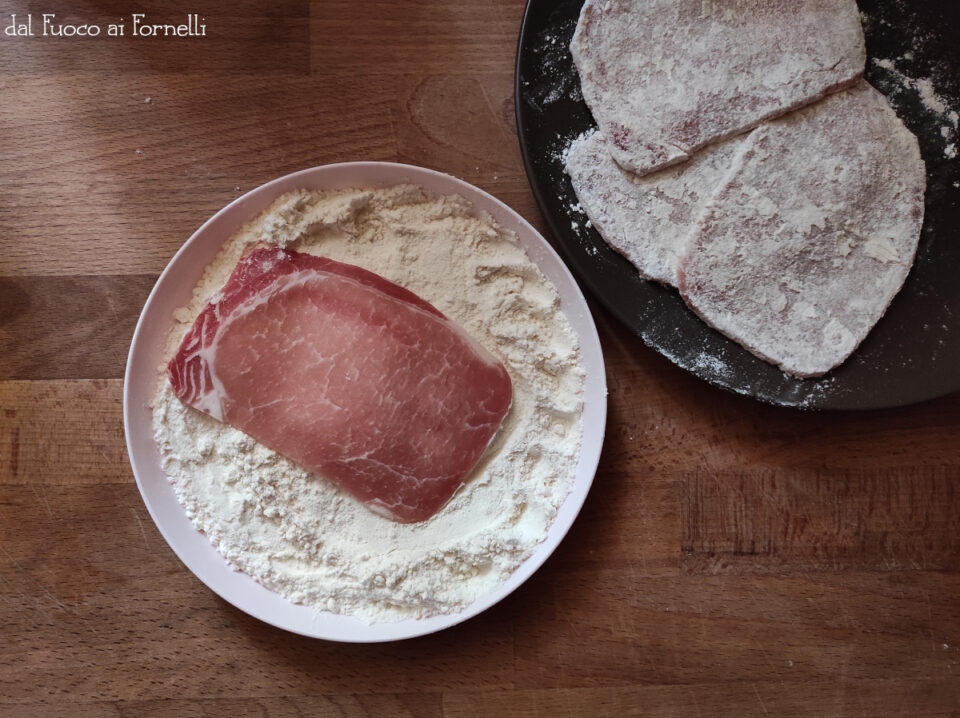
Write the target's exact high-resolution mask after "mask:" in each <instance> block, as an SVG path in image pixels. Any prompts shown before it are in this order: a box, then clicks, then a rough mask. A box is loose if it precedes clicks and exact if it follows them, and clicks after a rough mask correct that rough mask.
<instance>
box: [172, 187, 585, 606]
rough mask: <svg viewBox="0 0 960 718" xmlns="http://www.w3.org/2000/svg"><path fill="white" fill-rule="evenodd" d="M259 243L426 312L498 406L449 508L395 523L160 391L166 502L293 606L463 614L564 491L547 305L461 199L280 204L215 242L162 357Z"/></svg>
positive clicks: (569, 466) (575, 432)
mask: <svg viewBox="0 0 960 718" xmlns="http://www.w3.org/2000/svg"><path fill="white" fill-rule="evenodd" d="M263 243H269V244H275V245H280V246H283V247H289V248H291V249H295V250H297V251H300V252H309V253H311V254H319V255H324V256H327V257H331V258H333V259H337V260H340V261H344V262H349V263H351V264H356V265H359V266H362V267H364V268H366V269H369V270H371V271H374V272H376V273H378V274H380V275H382V276H385V277H387V278H388V279H391V280H393V281H394V282H397V283H398V284H400V285H402V286H404V287H406V288H407V289H410V290H412V291H414V292H415V293H417V294H418V295H420V296H421V297H423V298H424V299H426V300H427V301H429V302H431V303H432V304H433V305H434V306H436V307H437V308H438V309H439V310H440V311H442V312H443V313H444V314H446V315H447V316H448V317H450V318H451V319H453V320H455V321H457V322H458V323H459V324H460V325H461V326H463V327H464V328H465V329H466V330H467V331H468V332H470V334H471V335H472V336H473V337H474V338H476V339H477V340H478V341H479V342H480V343H481V344H483V345H484V346H485V347H486V348H487V349H489V350H490V351H492V352H493V353H494V354H495V355H497V356H498V357H499V358H500V360H501V361H503V363H504V365H505V366H506V368H507V370H508V371H509V373H510V377H511V379H512V380H513V390H514V396H513V406H512V408H511V410H510V413H509V414H508V416H507V418H506V420H505V422H504V425H503V427H502V429H501V431H500V433H499V434H498V435H497V437H496V438H495V439H494V442H493V444H492V445H491V446H490V448H489V449H488V451H487V453H486V454H485V455H484V457H483V459H481V462H480V465H479V466H478V467H477V469H476V470H475V471H474V473H473V475H472V476H471V477H470V478H469V479H468V481H467V483H466V484H465V485H464V486H463V487H462V488H461V489H460V491H458V492H457V494H456V495H455V496H454V497H453V499H452V500H451V501H450V503H449V504H447V506H446V507H444V508H443V509H442V510H441V511H440V512H439V513H437V514H436V515H435V516H434V517H433V518H431V519H429V520H428V521H424V522H421V523H417V524H399V523H395V522H393V521H390V520H389V519H385V518H383V517H381V516H378V515H376V514H374V513H373V512H371V511H370V510H369V509H367V508H365V507H364V506H363V505H362V504H360V502H358V501H357V500H356V499H354V498H353V497H352V496H350V495H349V494H347V493H345V492H343V491H340V490H339V489H338V488H337V487H335V486H334V485H333V484H332V483H329V482H328V481H326V480H325V479H323V478H322V477H319V476H317V475H314V474H310V473H308V472H306V471H304V470H303V469H301V468H299V467H297V466H295V465H294V464H292V463H291V462H289V461H287V460H286V459H284V458H282V457H281V456H279V455H277V454H276V453H274V452H273V451H271V450H269V449H267V448H265V447H264V446H261V445H259V444H258V443H257V442H256V441H254V440H253V439H252V438H250V437H249V436H247V435H246V434H243V433H242V432H240V431H238V430H236V429H234V428H232V427H230V426H227V425H225V424H221V423H219V422H217V421H216V420H214V419H212V418H210V417H209V416H207V415H206V414H203V413H201V412H199V411H196V410H194V409H192V408H190V407H187V406H185V405H184V404H182V403H181V402H180V401H179V400H178V399H177V398H176V397H175V396H174V395H173V392H172V390H171V389H170V386H169V383H168V382H167V381H166V379H165V378H164V380H163V382H162V385H161V388H160V390H159V392H158V396H157V398H156V401H155V404H154V407H153V410H154V411H153V417H154V419H153V422H154V431H155V435H156V440H157V443H158V445H159V448H160V452H161V455H162V457H163V465H164V469H165V471H166V473H167V475H168V476H169V477H170V480H171V482H172V483H173V486H174V488H175V490H176V492H177V495H178V497H179V498H180V501H181V503H182V504H183V505H184V507H185V508H186V511H187V513H188V515H189V516H190V518H191V519H192V520H193V522H194V524H195V525H196V526H197V528H198V529H200V530H201V531H204V532H205V533H206V534H207V535H208V536H209V537H210V540H211V541H212V542H213V544H214V546H215V547H216V548H217V549H218V550H219V551H220V553H221V554H222V555H223V556H224V557H225V558H226V559H227V561H229V562H230V564H231V565H233V566H234V567H236V568H237V569H239V570H241V571H244V572H246V573H247V574H249V575H250V576H252V577H253V578H254V579H256V580H257V581H258V582H260V583H261V584H263V585H264V586H266V587H267V588H269V589H271V590H273V591H275V592H277V593H279V594H281V595H283V596H286V597H288V598H290V599H291V600H293V601H295V602H297V603H304V604H308V605H312V606H316V607H318V608H320V609H325V610H328V611H332V612H335V613H344V614H353V615H356V616H358V617H360V618H362V619H364V620H366V621H369V622H384V621H396V620H402V619H405V618H411V617H417V618H422V617H427V616H431V615H435V614H446V613H454V612H457V611H459V610H461V609H463V608H465V607H466V606H468V605H469V604H470V603H472V602H473V601H474V600H475V599H476V598H478V597H479V596H481V595H482V594H484V593H487V592H488V591H490V590H492V589H494V588H495V587H496V586H497V585H498V584H500V583H501V582H502V581H504V580H505V579H506V578H507V577H508V576H509V575H510V573H511V572H513V571H514V570H515V569H516V568H517V567H518V566H519V565H520V563H521V562H522V561H523V560H524V559H525V558H526V557H527V556H529V555H530V553H531V552H532V551H533V550H534V548H535V547H536V546H537V544H538V543H540V542H541V541H542V540H543V539H544V538H545V536H546V534H547V531H548V529H549V527H550V524H551V522H552V521H553V519H554V516H555V514H556V512H557V509H558V507H559V506H560V505H561V503H562V502H563V501H564V499H565V498H566V496H567V494H568V493H569V491H570V488H571V485H572V482H573V478H574V470H575V466H576V462H577V456H578V453H579V448H580V441H581V436H582V433H583V426H582V414H581V409H582V401H583V379H584V375H583V370H582V369H581V366H580V358H579V348H578V345H577V340H576V336H575V335H574V333H573V330H572V329H571V327H570V325H569V323H568V322H567V320H566V317H565V316H564V315H563V313H562V312H561V311H560V308H559V305H560V300H559V297H558V295H557V293H556V291H555V289H554V288H553V286H552V285H551V284H550V283H549V281H548V280H547V279H546V278H545V277H544V276H543V275H542V274H541V273H540V271H539V270H538V269H537V267H536V265H535V264H534V263H533V262H532V261H531V260H530V259H529V258H528V257H527V256H526V254H525V253H524V252H523V250H522V249H520V248H519V247H518V246H517V244H516V243H515V241H514V239H513V237H512V236H510V235H508V234H507V233H505V232H503V231H501V230H500V229H498V228H497V226H496V225H495V224H494V223H493V222H492V220H491V219H490V218H485V217H476V216H474V214H473V211H472V208H471V206H470V204H469V203H468V202H467V201H466V200H464V199H462V198H460V197H456V196H451V197H442V198H437V197H434V196H431V195H428V194H426V193H424V192H423V191H422V190H420V189H419V188H416V187H410V186H403V187H394V188H390V189H379V190H372V189H361V190H345V191H337V192H328V193H320V192H306V191H302V192H295V193H292V194H288V195H285V196H284V197H281V198H280V199H279V200H278V201H277V202H276V203H275V204H274V205H273V206H272V207H271V208H269V209H268V210H267V211H266V212H265V213H264V214H262V215H261V216H260V217H258V218H257V219H256V220H255V221H253V222H251V223H250V224H249V225H247V226H246V227H244V228H243V230H241V231H240V232H239V233H238V234H237V235H235V236H234V237H233V238H231V239H230V240H229V241H228V242H227V243H226V245H225V246H224V248H223V249H222V251H221V252H220V254H219V255H218V257H217V259H216V260H215V261H214V262H213V264H212V265H211V266H210V267H208V268H207V270H206V272H205V274H204V276H203V278H202V280H201V282H200V284H199V285H198V286H197V288H196V291H195V294H194V298H193V301H192V302H191V303H190V305H189V306H187V307H184V308H182V309H180V310H178V312H177V313H176V315H175V320H176V322H177V326H176V328H175V329H174V331H173V332H172V334H171V338H170V345H169V346H168V356H172V355H173V354H174V352H175V350H176V347H177V345H178V344H179V342H180V340H181V339H182V337H183V335H184V333H185V332H186V331H187V329H188V328H189V326H190V324H192V322H193V320H194V319H195V318H196V316H197V315H198V314H199V313H200V310H201V309H202V308H203V306H204V305H205V304H206V303H207V301H208V300H209V299H210V298H211V296H213V295H214V294H215V293H216V292H217V291H218V290H219V289H220V288H221V287H222V286H223V284H224V283H225V281H226V279H227V277H228V276H229V275H230V273H231V272H232V270H233V268H234V266H235V265H236V263H237V261H238V260H239V259H240V257H241V255H242V254H243V253H244V252H245V251H246V250H248V249H249V248H250V247H251V246H253V245H257V244H263Z"/></svg>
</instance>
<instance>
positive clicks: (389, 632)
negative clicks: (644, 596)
mask: <svg viewBox="0 0 960 718" xmlns="http://www.w3.org/2000/svg"><path fill="white" fill-rule="evenodd" d="M338 173H344V175H346V176H351V175H358V176H363V175H380V178H381V179H384V178H388V177H389V179H387V180H386V181H377V180H376V179H371V178H368V181H367V182H366V183H365V184H364V185H358V184H357V183H356V182H352V181H350V180H346V181H343V180H341V181H336V180H330V179H327V182H326V188H327V189H336V188H344V189H345V188H348V187H351V186H352V187H356V186H374V187H389V186H396V185H399V184H415V185H418V186H422V185H420V183H419V182H417V180H416V177H417V176H419V177H420V178H421V179H424V180H426V179H429V180H430V182H433V183H437V184H441V185H445V186H446V189H444V190H439V189H436V190H434V189H428V188H425V189H427V191H428V192H430V193H431V194H444V193H445V194H457V195H459V196H461V197H463V198H464V199H465V200H467V201H468V202H469V203H470V205H471V207H472V208H473V209H474V210H475V211H477V212H478V213H479V212H488V213H490V214H491V215H492V216H493V217H494V219H495V220H496V221H497V222H498V224H500V225H501V226H503V228H504V229H505V230H507V231H512V232H514V233H515V234H516V236H517V241H518V244H520V245H521V247H523V249H524V251H525V252H526V253H527V255H528V256H530V259H531V261H533V262H534V263H535V264H537V266H538V267H539V268H540V271H541V272H543V274H544V275H545V276H546V277H547V279H548V281H550V282H551V284H553V285H554V286H555V288H556V289H557V291H558V293H559V294H561V297H562V302H563V304H562V309H561V311H563V312H564V314H565V315H566V316H567V318H568V321H570V323H571V326H572V327H573V329H574V332H575V334H576V335H577V338H578V340H579V342H580V347H581V362H582V364H583V366H584V369H585V379H584V407H583V416H584V435H583V438H582V440H581V447H580V453H579V455H578V457H577V465H576V469H575V476H574V480H573V483H572V485H571V489H570V493H569V494H568V495H567V497H566V498H565V499H564V501H563V502H562V503H561V505H560V507H559V508H558V511H557V514H556V516H555V517H554V520H553V523H552V524H551V526H550V528H549V530H548V533H547V536H546V537H545V538H544V540H543V541H542V542H541V543H540V544H538V545H537V547H536V548H535V549H534V550H533V552H532V553H531V554H530V556H528V557H527V559H525V560H524V561H523V562H522V563H521V564H520V565H519V566H518V567H517V568H516V569H515V570H514V572H513V573H512V574H511V575H510V577H509V578H508V579H507V580H506V581H504V582H502V583H500V584H499V585H498V586H497V587H496V588H495V589H494V590H492V591H490V592H488V593H486V594H483V595H481V596H479V597H478V598H477V599H476V600H475V601H474V602H473V603H471V604H470V605H469V606H467V607H466V608H465V609H464V610H462V611H460V612H458V613H453V614H443V615H439V616H432V617H429V618H426V619H416V618H408V619H403V620H401V621H396V622H387V623H373V624H368V623H366V622H364V621H362V620H360V619H358V618H356V617H354V616H349V615H345V614H334V613H330V612H326V611H322V610H319V609H316V608H311V607H309V606H304V605H302V604H294V603H293V602H291V601H289V600H288V599H286V598H284V597H282V596H280V594H278V593H275V592H273V591H270V590H269V589H266V588H264V587H263V586H262V585H260V584H259V583H257V582H256V581H255V580H254V579H253V578H252V577H250V576H249V575H247V574H245V573H243V572H240V571H236V570H235V569H233V568H232V567H230V566H229V564H227V563H226V560H225V559H224V558H223V557H222V556H221V555H220V553H219V552H218V551H217V549H215V548H214V547H213V544H212V543H211V542H210V540H209V539H208V538H207V536H206V535H205V534H204V533H202V532H201V531H199V530H198V529H196V527H195V526H193V524H192V521H191V520H190V519H189V518H188V517H187V515H186V511H185V509H184V508H183V506H182V505H181V504H180V503H179V500H178V499H177V498H176V495H175V491H174V489H173V485H172V484H171V483H170V481H169V478H168V477H167V476H166V474H165V472H163V469H162V466H160V465H158V464H157V463H156V462H157V460H158V459H159V452H158V450H157V447H156V442H155V441H154V439H153V432H152V421H151V420H150V419H149V417H151V416H152V413H151V410H150V408H149V406H147V405H146V403H145V401H144V394H146V396H148V397H149V396H150V395H151V394H152V390H151V391H149V392H146V393H145V392H144V391H143V387H142V386H141V384H142V382H143V381H148V383H150V384H151V385H152V386H153V387H154V388H155V387H156V382H157V375H156V374H153V375H152V376H151V377H150V378H149V379H147V378H145V377H143V376H140V375H139V374H137V372H140V373H142V372H143V371H145V370H141V369H139V368H138V366H139V364H140V363H142V362H144V361H148V360H149V356H146V357H145V356H143V354H144V353H145V352H147V351H148V349H149V347H148V345H147V341H148V339H147V338H146V337H145V333H146V332H147V331H148V328H147V327H148V323H149V322H151V321H154V320H155V317H154V313H156V312H158V311H160V310H159V309H156V308H155V307H157V306H158V304H159V300H158V299H157V298H158V297H161V296H162V295H163V293H164V291H165V290H166V287H167V285H168V284H170V283H171V282H172V281H173V279H172V277H174V276H175V275H177V273H178V269H180V265H181V264H183V263H184V261H185V258H186V257H188V256H189V254H190V253H191V250H193V249H195V248H197V247H198V246H202V244H203V240H204V238H205V237H206V235H207V233H209V232H211V231H214V230H212V229H211V228H216V227H217V225H218V224H219V223H222V222H225V221H226V220H227V219H229V218H232V217H233V215H237V216H240V220H239V225H238V226H242V225H243V224H244V223H246V222H248V221H250V220H251V219H253V218H254V217H256V215H257V214H259V212H260V211H262V209H260V210H256V211H252V212H251V210H250V209H248V208H247V207H246V205H247V204H255V202H254V201H255V200H262V198H263V197H268V199H267V201H266V204H269V203H270V202H272V201H274V200H275V199H276V198H277V197H279V196H280V195H281V194H284V193H285V192H288V191H291V190H292V189H294V188H295V187H292V186H291V185H300V186H309V188H311V189H320V188H321V187H320V186H319V185H318V184H310V180H313V181H314V182H320V183H321V184H323V182H322V180H323V179H324V178H325V176H326V177H329V176H331V175H332V176H333V177H338V176H343V175H340V174H338ZM406 175H409V177H407V176H406ZM471 195H472V196H471ZM477 200H479V201H480V202H479V203H480V205H481V206H477V205H478V202H477ZM483 205H486V206H483ZM491 210H495V211H491ZM504 220H509V221H507V222H506V226H504V224H505V223H504ZM235 231H236V229H234V230H232V231H229V232H226V233H225V234H224V236H223V237H222V239H221V240H220V241H219V242H215V245H216V246H215V251H214V254H215V253H216V251H219V248H220V247H221V246H222V245H223V242H225V241H227V239H228V238H229V237H230V236H232V234H233V233H234V232H235ZM522 237H523V238H522ZM211 241H212V240H211V239H206V242H207V243H208V244H209V243H210V242H211ZM528 243H529V245H530V246H528ZM533 247H535V248H536V252H535V253H536V254H537V255H539V257H538V256H532V254H531V252H532V251H533ZM544 262H546V263H547V264H548V265H549V266H548V267H547V268H545V267H544V266H542V265H543V263H544ZM208 263H209V262H206V263H204V264H202V265H201V266H200V267H199V268H198V269H197V270H196V275H197V276H196V280H199V276H200V274H202V272H203V270H204V269H205V267H206V266H207V264H208ZM558 279H559V280H560V282H561V284H562V283H566V287H562V286H558V284H557V282H558ZM196 280H195V281H194V282H192V283H191V285H190V291H191V292H192V291H193V287H195V286H196ZM170 319H171V317H169V316H168V317H166V319H165V320H164V321H161V324H166V326H167V327H168V328H169V324H170ZM156 341H157V340H156V338H155V337H154V342H156ZM165 341H166V339H165V333H164V341H163V343H165ZM161 361H162V358H161ZM154 367H157V365H156V363H154ZM148 373H149V372H148ZM138 380H139V382H138ZM588 411H589V413H590V414H591V420H590V422H587V421H586V416H587V414H588ZM144 414H146V417H148V418H147V424H146V429H145V428H144ZM606 418H607V383H606V371H605V364H604V359H603V353H602V348H601V345H600V341H599V335H598V333H597V328H596V324H595V322H594V321H593V317H592V315H591V313H590V310H589V307H588V305H587V303H586V299H585V298H584V296H583V293H582V291H581V290H580V288H579V285H578V284H577V282H576V280H575V279H574V277H573V275H572V274H571V273H570V270H569V268H568V267H567V266H566V264H565V263H564V261H563V260H562V259H561V257H560V255H559V254H558V253H557V252H556V250H555V249H554V248H553V247H552V246H551V245H550V243H549V242H548V241H547V240H546V239H545V238H544V237H543V236H542V235H541V234H540V233H539V232H538V231H537V230H536V229H535V228H534V227H533V226H532V225H531V224H530V223H529V222H528V221H527V220H526V219H524V218H523V217H522V216H521V215H520V214H519V213H517V212H516V211H515V210H513V209H512V208H511V207H510V206H509V205H507V204H506V203H504V202H502V201H501V200H499V199H497V198H496V197H494V196H493V195H491V194H490V193H488V192H486V191H485V190H482V189H480V188H479V187H476V186H475V185H472V184H470V183H468V182H466V181H464V180H462V179H459V178H457V177H454V176H452V175H449V174H447V173H443V172H439V171H437V170H432V169H428V168H425V167H419V166H416V165H409V164H404V163H399V162H383V161H359V162H340V163H333V164H327V165H318V166H314V167H309V168H306V169H303V170H299V171H296V172H292V173H289V174H286V175H283V176H281V177H277V178H275V179H272V180H270V181H268V182H265V183H263V184H261V185H259V186H257V187H255V188H253V189H251V190H249V191H248V192H246V193H244V194H243V195H241V196H240V197H237V198H235V199H233V200H232V201H231V202H229V203H228V204H227V205H225V206H224V207H222V208H221V209H219V210H218V211H217V212H215V213H214V214H213V215H212V216H211V217H209V218H208V219H207V220H206V221H204V222H203V223H202V224H201V225H200V227H199V228H198V229H197V230H196V231H194V232H193V234H191V236H190V237H189V238H188V239H187V240H186V241H185V242H184V243H183V244H182V245H181V246H180V247H179V249H178V250H177V252H176V253H175V254H174V255H173V257H172V258H171V259H170V260H169V261H168V263H167V265H166V266H165V267H164V269H163V271H162V272H161V273H160V275H159V277H158V279H157V281H156V283H155V284H154V286H153V288H152V290H151V291H150V294H149V296H148V297H147V300H146V301H145V303H144V306H143V309H142V310H141V313H140V316H139V318H138V320H137V325H136V328H135V330H134V333H133V337H132V340H131V343H130V348H129V350H128V353H127V362H126V367H125V371H124V380H123V421H124V438H125V442H126V446H127V454H128V457H129V460H130V465H131V469H132V471H133V473H134V478H135V480H136V483H137V488H138V489H139V491H140V495H141V498H142V500H143V501H144V504H145V505H146V507H147V510H148V512H149V513H150V517H151V519H152V520H153V522H154V524H155V525H156V526H157V529H158V530H159V531H160V533H161V535H162V536H163V538H164V540H165V541H166V542H167V545H168V546H169V547H170V548H171V549H172V550H173V552H174V553H175V554H176V556H177V557H178V558H179V559H180V561H181V562H182V563H183V564H184V566H186V567H187V569H189V570H190V572H191V573H193V575H194V576H196V577H197V578H198V579H199V580H200V581H201V582H202V583H204V584H205V585H206V586H207V587H208V588H209V589H210V590H211V591H213V592H214V593H215V594H217V595H218V596H219V597H220V598H222V599H223V600H225V601H226V602H228V603H230V604H231V605H233V606H234V607H235V608H238V609H239V610H241V611H243V612H244V613H247V614H249V615H251V616H253V617H254V618H257V619H259V620H261V621H263V622H265V623H268V624H270V625H272V626H275V627H277V628H281V629H283V630H286V631H290V632H292V633H296V634H299V635H303V636H307V637H310V638H319V639H324V640H331V641H338V642H345V643H377V642H383V641H395V640H404V639H409V638H415V637H418V636H423V635H427V634H430V633H434V632H436V631H439V630H442V629H445V628H450V627H452V626H455V625H457V624H459V623H462V622H463V621H466V620H468V619H470V618H472V617H474V616H476V615H478V614H480V613H482V612H483V611H485V610H487V609H488V608H491V607H492V606H494V605H496V604H497V603H499V602H500V601H501V600H503V599H504V598H506V596H508V595H509V594H511V593H512V592H513V591H515V590H516V589H517V588H518V587H519V586H520V585H522V584H523V583H524V582H525V581H526V580H527V579H529V577H530V576H532V575H533V574H534V573H535V572H536V571H537V570H538V569H539V568H540V566H542V565H543V563H544V562H545V561H546V560H547V559H548V558H549V557H550V555H552V554H553V552H554V551H555V550H556V548H557V546H559V544H560V543H561V541H562V540H563V538H564V536H565V535H566V534H567V532H568V531H569V529H570V528H571V526H572V525H573V523H574V521H575V519H576V517H577V515H578V514H579V512H580V510H581V508H582V506H583V503H584V502H585V500H586V496H587V494H588V492H589V490H590V488H591V486H592V483H593V479H594V477H595V474H596V471H597V467H598V465H599V461H600V454H601V449H602V446H603V439H604V433H605V427H606ZM144 430H146V434H147V437H146V440H145V437H144ZM147 445H152V448H153V454H152V455H150V456H149V457H147V456H145V455H144V453H145V452H146V453H150V452H149V447H148V446H147ZM150 462H154V463H153V465H150ZM157 470H159V473H160V475H161V476H162V479H163V481H162V485H161V486H159V487H157V486H156V483H157V481H158V480H157V476H156V471H157ZM150 471H152V472H153V474H152V475H151V474H149V473H148V472H150ZM158 492H159V493H158ZM171 497H172V499H173V502H175V504H176V506H177V507H178V508H179V513H180V514H181V516H180V517H179V518H178V517H177V516H176V515H174V516H173V517H172V518H170V519H168V518H167V513H166V512H167V511H170V510H171V509H170V498H171ZM181 519H182V520H181ZM183 521H186V522H187V523H188V524H189V526H190V528H192V534H193V536H192V538H191V539H190V540H187V539H185V538H184V536H183V532H184V526H183ZM198 538H199V539H200V540H201V541H202V544H201V545H200V546H199V547H198V546H197V544H198V541H197V539H198ZM203 545H205V546H206V550H205V549H204V548H203ZM197 550H199V551H200V555H198V554H196V553H195V551H197ZM211 553H212V554H213V555H214V556H211V555H210V554H211ZM214 557H215V558H214ZM217 559H218V560H217ZM229 579H233V580H229ZM250 584H252V586H251V585H250ZM238 587H239V588H238ZM242 589H246V590H248V591H250V592H251V593H250V594H248V593H245V592H244V591H243V590H242ZM264 594H267V596H264ZM251 596H252V597H251ZM271 597H272V598H271ZM264 601H265V602H266V603H267V604H270V603H273V604H277V603H278V602H279V604H280V605H282V606H283V607H284V608H285V613H284V614H283V615H282V616H280V617H278V616H277V615H275V614H274V613H272V612H271V611H270V610H265V609H264V607H263V605H262V604H263V602H264ZM275 607H276V606H275ZM291 615H292V616H294V617H295V618H296V620H293V619H291V618H290V616H291ZM305 619H306V620H305ZM331 628H332V629H334V630H328V629H331Z"/></svg>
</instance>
